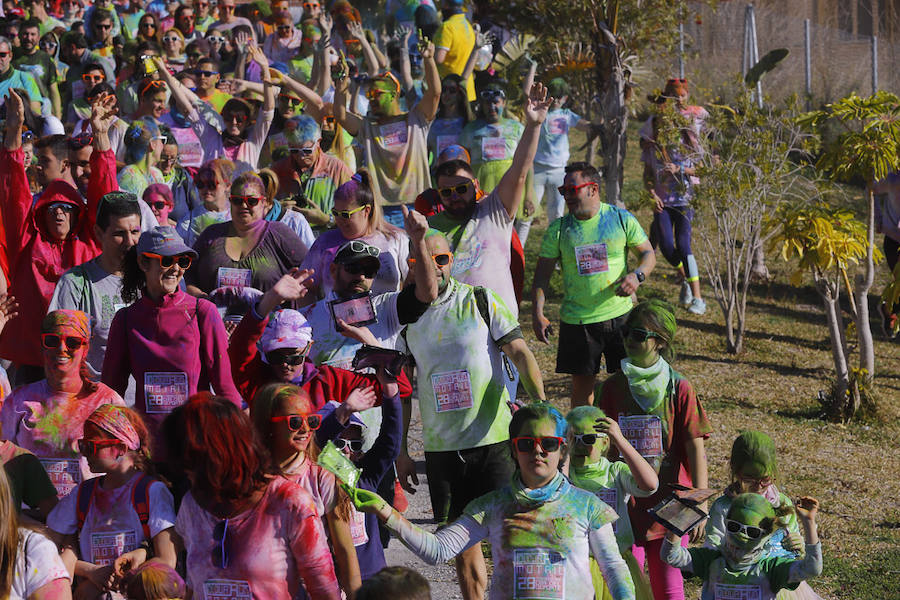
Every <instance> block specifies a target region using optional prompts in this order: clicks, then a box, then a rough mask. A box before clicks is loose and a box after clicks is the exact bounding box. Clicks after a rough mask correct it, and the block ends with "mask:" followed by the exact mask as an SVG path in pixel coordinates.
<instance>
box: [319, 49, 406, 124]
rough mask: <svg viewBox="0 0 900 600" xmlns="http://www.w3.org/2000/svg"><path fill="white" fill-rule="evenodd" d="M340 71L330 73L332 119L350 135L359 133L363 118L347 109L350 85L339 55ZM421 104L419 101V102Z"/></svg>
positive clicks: (345, 63)
mask: <svg viewBox="0 0 900 600" xmlns="http://www.w3.org/2000/svg"><path fill="white" fill-rule="evenodd" d="M339 65H340V71H338V72H335V73H333V74H332V80H333V81H334V120H335V121H336V122H337V124H338V125H340V126H341V127H343V128H344V129H345V130H346V131H347V133H349V134H350V135H352V136H354V137H355V136H356V135H358V134H359V132H360V130H361V129H362V124H363V120H362V117H360V116H359V115H357V114H355V113H353V112H350V111H349V110H347V88H348V87H349V85H350V76H349V69H348V68H347V60H346V59H345V58H344V56H343V55H341V57H340V62H339ZM420 104H421V102H420Z"/></svg>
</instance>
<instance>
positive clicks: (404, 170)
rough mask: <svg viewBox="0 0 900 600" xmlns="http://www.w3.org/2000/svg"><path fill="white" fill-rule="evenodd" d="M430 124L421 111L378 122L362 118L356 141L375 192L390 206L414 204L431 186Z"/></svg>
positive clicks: (413, 111)
mask: <svg viewBox="0 0 900 600" xmlns="http://www.w3.org/2000/svg"><path fill="white" fill-rule="evenodd" d="M428 126H429V122H428V121H426V120H425V118H424V117H423V116H422V114H421V113H420V112H419V111H418V110H411V111H409V112H408V113H406V114H403V115H398V116H396V117H391V118H389V119H387V120H385V121H384V122H376V121H375V120H374V119H372V118H370V117H366V118H365V119H363V126H362V128H361V129H360V131H359V135H358V136H357V138H356V139H357V141H358V142H359V144H360V145H361V146H362V148H363V156H364V160H365V163H366V168H367V169H368V170H369V173H371V174H372V175H374V177H373V178H372V191H373V192H374V193H375V197H376V198H381V201H382V202H383V203H384V204H385V205H387V206H394V205H397V204H412V203H413V202H414V201H415V199H416V196H418V195H419V193H420V192H422V191H423V190H426V189H428V188H429V187H431V172H430V171H429V170H428Z"/></svg>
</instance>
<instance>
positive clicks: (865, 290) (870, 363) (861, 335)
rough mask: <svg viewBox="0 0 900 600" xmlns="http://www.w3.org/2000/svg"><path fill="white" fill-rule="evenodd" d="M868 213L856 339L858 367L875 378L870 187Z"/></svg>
mask: <svg viewBox="0 0 900 600" xmlns="http://www.w3.org/2000/svg"><path fill="white" fill-rule="evenodd" d="M868 200H869V211H868V214H867V219H866V229H867V236H866V241H867V243H868V248H867V249H866V264H865V271H864V272H863V273H862V274H861V275H857V276H856V293H855V294H854V296H855V297H854V298H853V300H854V301H855V303H856V314H857V319H856V338H857V340H858V342H859V367H860V368H861V369H865V370H866V374H867V375H868V377H871V378H874V377H875V344H874V342H873V341H872V324H871V323H870V322H869V290H870V289H872V283H873V282H874V281H875V258H874V251H875V194H874V193H873V192H872V186H871V185H870V186H869V193H868Z"/></svg>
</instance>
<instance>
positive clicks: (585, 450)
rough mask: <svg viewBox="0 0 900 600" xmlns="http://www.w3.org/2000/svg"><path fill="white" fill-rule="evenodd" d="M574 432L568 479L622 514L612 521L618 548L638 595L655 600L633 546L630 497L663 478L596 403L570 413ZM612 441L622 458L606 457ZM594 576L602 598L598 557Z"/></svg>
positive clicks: (649, 491) (650, 491)
mask: <svg viewBox="0 0 900 600" xmlns="http://www.w3.org/2000/svg"><path fill="white" fill-rule="evenodd" d="M566 421H567V422H568V423H569V436H570V437H571V439H572V441H571V448H572V450H571V453H570V462H569V481H571V482H572V484H573V485H576V486H578V487H580V488H582V489H585V490H588V491H589V492H593V493H594V494H596V495H597V497H598V498H600V499H601V500H603V501H604V502H606V503H607V504H608V505H609V506H610V508H612V509H613V510H615V511H616V514H617V515H619V518H618V520H616V521H615V522H614V523H613V532H615V534H616V543H617V544H618V545H619V552H621V553H622V557H623V558H624V559H625V562H626V563H627V564H628V569H629V571H630V572H631V578H632V580H633V581H634V584H635V592H636V594H635V595H636V596H637V597H638V598H644V599H647V600H652V598H653V594H652V592H651V591H650V585H649V582H647V581H646V578H645V577H644V574H643V573H642V572H641V569H640V567H638V564H637V561H636V560H635V559H634V555H633V554H632V553H631V547H632V546H633V545H634V534H633V533H632V532H631V519H630V518H629V517H628V500H629V499H630V498H631V497H632V496H634V497H638V498H646V497H647V496H650V495H651V494H653V492H655V491H656V488H657V487H658V485H659V478H658V477H657V476H656V471H654V470H653V467H651V466H650V463H648V462H647V461H646V460H645V459H644V457H642V456H641V455H640V454H639V453H638V451H637V450H635V449H634V448H633V447H632V446H631V444H629V443H628V440H626V439H625V437H624V436H623V435H622V431H621V429H619V426H618V424H617V423H616V422H615V421H613V420H612V419H610V418H609V417H607V416H606V415H605V414H604V413H603V411H602V410H600V409H599V408H597V407H596V406H579V407H577V408H574V409H572V410H571V411H570V412H569V414H568V415H566ZM610 443H612V444H614V445H615V447H616V449H617V450H618V452H619V455H620V456H622V458H623V459H624V460H623V461H617V462H610V461H609V459H607V458H606V455H607V453H608V452H609V447H610ZM591 577H592V578H593V580H594V590H595V592H596V593H597V598H598V599H601V600H602V599H604V598H610V597H611V596H610V593H609V588H607V587H606V585H605V583H604V582H603V579H602V577H601V575H600V569H599V567H598V566H597V563H596V562H595V561H591Z"/></svg>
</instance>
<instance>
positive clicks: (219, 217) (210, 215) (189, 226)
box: [175, 158, 234, 245]
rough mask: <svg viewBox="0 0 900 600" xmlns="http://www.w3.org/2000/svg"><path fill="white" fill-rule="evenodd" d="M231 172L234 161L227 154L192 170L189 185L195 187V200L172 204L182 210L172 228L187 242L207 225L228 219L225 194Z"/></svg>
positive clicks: (228, 194) (227, 190) (194, 240)
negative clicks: (181, 204) (197, 198)
mask: <svg viewBox="0 0 900 600" xmlns="http://www.w3.org/2000/svg"><path fill="white" fill-rule="evenodd" d="M233 174H234V163H233V162H231V161H230V160H228V159H227V158H214V159H213V160H210V161H208V162H206V163H204V164H203V166H202V167H200V168H199V169H198V170H197V173H195V174H194V177H193V184H194V185H193V186H194V187H195V188H196V190H197V195H198V197H199V202H197V203H193V202H191V203H190V204H185V205H184V206H180V205H176V206H175V211H176V212H179V211H181V212H184V213H185V215H184V216H183V217H182V218H181V220H180V221H179V222H178V225H177V226H176V227H175V230H176V231H177V232H178V235H180V236H181V238H182V239H183V240H184V241H185V243H187V244H188V245H193V244H194V242H196V241H197V238H198V237H199V236H200V234H201V233H202V232H203V230H204V229H206V228H207V227H208V226H210V225H212V224H213V223H222V222H224V221H228V220H229V219H231V204H230V203H229V202H228V197H229V196H230V191H231V178H232V175H233ZM188 199H191V196H188V197H186V198H185V202H187V200H188Z"/></svg>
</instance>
